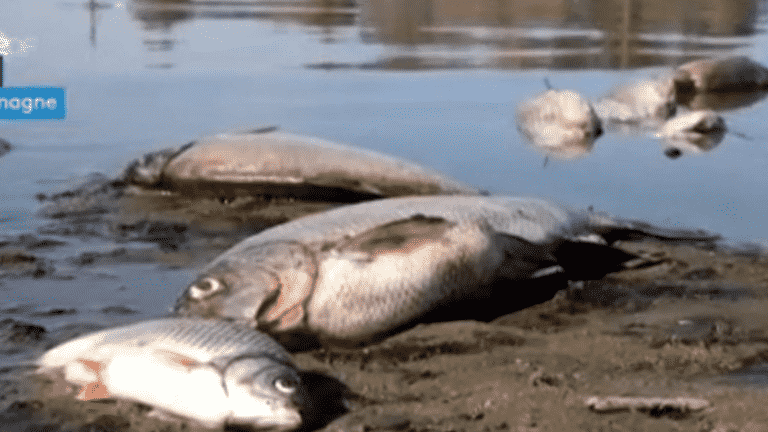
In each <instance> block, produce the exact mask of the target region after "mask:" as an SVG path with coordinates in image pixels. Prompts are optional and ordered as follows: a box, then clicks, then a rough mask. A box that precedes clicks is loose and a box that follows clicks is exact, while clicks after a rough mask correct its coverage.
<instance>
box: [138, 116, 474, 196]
mask: <svg viewBox="0 0 768 432" xmlns="http://www.w3.org/2000/svg"><path fill="white" fill-rule="evenodd" d="M125 177H126V179H127V180H128V181H129V182H131V183H135V184H139V185H143V186H157V185H161V186H162V187H167V188H170V189H174V190H178V191H181V192H185V193H191V194H195V193H209V192H212V193H214V194H218V195H224V196H226V195H270V196H291V197H297V198H303V199H309V200H323V201H338V200H341V201H359V200H362V199H371V198H380V197H390V196H400V195H432V194H477V193H479V192H478V190H477V189H475V188H472V187H470V186H467V185H464V184H462V183H460V182H459V181H457V180H454V179H451V178H449V177H447V176H445V175H443V174H440V173H438V172H437V171H434V170H431V169H428V168H425V167H422V166H420V165H417V164H415V163H412V162H408V161H405V160H402V159H397V158H394V157H392V156H387V155H384V154H382V153H378V152H374V151H370V150H365V149H361V148H354V147H350V146H345V145H341V144H337V143H333V142H330V141H327V140H323V139H320V138H312V137H306V136H301V135H294V134H290V133H285V132H280V131H277V128H276V127H271V128H263V129H257V130H254V131H250V132H241V133H227V134H220V135H216V136H213V137H208V138H204V139H202V140H200V141H197V142H193V143H190V144H187V145H186V146H184V147H182V148H181V149H179V150H172V149H168V150H162V151H159V152H155V153H150V154H148V155H145V156H144V158H143V159H142V160H139V161H136V162H134V163H133V164H132V165H131V166H130V167H129V168H128V169H127V171H126V174H125Z"/></svg>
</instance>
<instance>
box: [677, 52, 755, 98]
mask: <svg viewBox="0 0 768 432" xmlns="http://www.w3.org/2000/svg"><path fill="white" fill-rule="evenodd" d="M675 84H676V85H677V87H678V91H679V92H686V91H696V92H722V91H752V90H759V89H765V88H766V87H768V68H766V67H765V66H763V65H761V64H760V63H757V62H755V61H753V60H752V59H750V58H749V57H745V56H735V57H726V58H720V59H705V60H696V61H692V62H689V63H685V64H683V65H681V66H679V67H678V68H677V70H676V71H675Z"/></svg>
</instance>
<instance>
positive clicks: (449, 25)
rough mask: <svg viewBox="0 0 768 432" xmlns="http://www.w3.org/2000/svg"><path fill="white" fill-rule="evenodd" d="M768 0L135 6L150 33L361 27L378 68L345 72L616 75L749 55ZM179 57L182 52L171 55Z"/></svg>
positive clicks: (227, 1)
mask: <svg viewBox="0 0 768 432" xmlns="http://www.w3.org/2000/svg"><path fill="white" fill-rule="evenodd" d="M758 1H759V0H736V1H733V0H718V1H710V0H693V1H689V0H675V1H671V2H667V1H660V0H619V1H615V0H591V1H577V0H547V1H545V2H541V1H538V0H515V1H512V0H468V1H462V2H454V1H449V0H368V1H360V2H355V1H354V0H279V1H236V0H218V1H189V0H179V1H162V0H141V1H135V2H134V7H133V16H134V18H135V19H137V20H139V21H141V22H143V23H144V28H145V29H146V30H148V31H157V30H160V29H164V30H166V31H167V30H168V29H170V28H171V27H173V26H174V25H176V24H178V23H180V22H183V21H186V20H192V19H210V18H216V19H243V20H272V21H275V22H289V23H295V24H300V25H303V26H306V27H309V28H320V29H322V31H321V32H320V35H321V36H320V37H321V41H323V42H325V43H334V41H335V40H336V36H335V35H336V32H337V31H338V30H339V29H340V28H344V27H352V26H358V27H359V36H360V40H361V41H362V42H363V43H366V44H372V45H377V46H382V47H384V48H385V50H384V53H383V54H379V55H378V58H375V59H356V60H355V61H352V62H348V61H344V60H342V59H330V60H327V61H323V62H319V63H310V64H307V65H306V66H307V67H310V68H322V69H338V68H355V69H380V70H401V69H404V70H412V69H450V68H476V67H482V68H501V69H527V68H540V67H546V68H550V69H582V68H597V69H605V68H608V69H615V68H638V67H644V66H652V65H666V64H679V63H682V62H685V61H689V60H691V59H695V58H700V57H706V56H714V55H717V54H721V55H723V54H725V53H729V52H731V51H733V50H734V49H737V48H742V47H745V46H747V41H746V40H745V39H744V37H745V36H750V35H753V34H755V33H756V25H757V23H758V19H759V15H758ZM170 49H173V47H172V46H171V48H170Z"/></svg>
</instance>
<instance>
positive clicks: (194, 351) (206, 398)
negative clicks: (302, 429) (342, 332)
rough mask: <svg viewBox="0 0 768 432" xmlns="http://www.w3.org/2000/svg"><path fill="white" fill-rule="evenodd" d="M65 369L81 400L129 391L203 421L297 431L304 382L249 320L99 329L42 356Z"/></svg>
mask: <svg viewBox="0 0 768 432" xmlns="http://www.w3.org/2000/svg"><path fill="white" fill-rule="evenodd" d="M37 364H38V365H39V367H40V369H39V371H40V372H42V373H45V372H49V371H54V370H63V374H64V379H65V380H66V381H68V382H69V383H71V384H74V385H76V386H79V388H80V392H79V394H78V395H77V398H78V399H81V400H92V399H103V398H123V399H127V400H132V401H136V402H141V403H144V404H147V405H151V406H153V407H155V408H159V409H161V410H163V411H166V412H169V413H171V414H175V415H178V416H181V417H186V418H189V419H192V420H195V421H197V422H198V423H200V424H202V425H204V426H206V427H210V428H213V427H221V426H223V425H225V424H239V425H248V426H252V427H258V428H271V429H275V430H291V429H295V428H298V427H299V426H300V425H301V423H302V417H301V413H300V411H301V409H302V407H303V404H304V400H303V399H304V396H305V389H304V388H303V386H302V383H301V380H300V378H299V375H298V373H297V371H296V369H295V368H294V366H293V363H292V360H291V356H290V354H289V353H288V352H287V351H285V349H284V348H283V347H282V346H280V344H278V343H277V342H276V341H275V340H273V339H272V338H270V337H269V336H267V335H265V334H263V333H260V332H258V331H255V330H253V329H252V328H250V327H247V326H243V325H238V324H234V323H229V322H224V321H218V320H199V319H184V318H170V319H160V320H153V321H146V322H140V323H137V324H133V325H128V326H125V327H118V328H114V329H109V330H104V331H99V332H96V333H93V334H90V335H86V336H83V337H80V338H77V339H74V340H71V341H68V342H66V343H64V344H62V345H59V346H57V347H54V348H53V349H51V350H49V351H47V352H46V353H45V354H43V355H42V356H41V357H40V358H39V359H38V361H37Z"/></svg>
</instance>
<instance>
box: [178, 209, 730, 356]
mask: <svg viewBox="0 0 768 432" xmlns="http://www.w3.org/2000/svg"><path fill="white" fill-rule="evenodd" d="M633 233H634V234H637V233H639V234H641V235H646V236H657V237H661V238H675V239H691V240H712V239H713V238H716V236H711V235H709V234H707V233H705V232H701V231H688V230H677V229H664V228H657V227H652V226H650V225H647V224H642V223H636V222H632V221H625V220H621V219H618V218H614V217H611V216H608V215H605V214H602V213H596V212H591V211H587V210H581V211H579V210H573V209H570V208H568V207H565V206H561V205H557V204H554V203H551V202H549V201H545V200H542V199H535V198H516V197H479V196H451V197H406V198H391V199H385V200H378V201H373V202H368V203H363V204H357V205H352V206H347V207H343V208H339V209H335V210H332V211H328V212H324V213H320V214H315V215H310V216H307V217H304V218H300V219H297V220H295V221H292V222H289V223H286V224H283V225H278V226H276V227H273V228H271V229H268V230H265V231H263V232H261V233H259V234H257V235H254V236H252V237H250V238H247V239H245V240H243V241H242V242H240V243H238V244H237V245H235V246H234V247H232V248H231V249H230V250H228V251H226V252H225V253H223V254H222V255H220V256H219V257H218V258H216V259H215V260H214V261H213V262H211V263H210V264H209V265H208V266H206V267H205V268H203V270H202V271H201V272H200V274H199V276H198V278H197V279H196V280H195V281H194V282H193V283H192V284H191V285H190V286H189V287H188V288H187V289H186V290H185V291H184V292H183V293H182V295H181V297H180V298H179V300H178V302H177V304H176V312H178V313H180V314H183V315H198V316H204V317H227V318H234V319H239V320H247V321H250V322H252V323H255V324H256V325H257V326H258V327H259V328H261V329H263V330H265V331H269V332H271V333H274V334H281V333H292V332H295V333H298V334H300V333H308V334H311V335H317V336H318V337H319V338H320V339H325V340H329V341H342V342H345V343H346V342H352V343H359V342H366V341H368V340H369V339H371V338H374V337H377V336H378V335H381V334H382V333H385V332H388V331H390V330H392V329H395V328H398V327H399V326H402V325H404V324H407V323H410V322H413V321H414V320H415V319H417V318H419V317H421V316H423V315H424V314H425V313H427V312H430V311H433V310H435V309H437V308H439V307H441V306H443V305H446V304H450V303H455V302H456V301H460V300H465V299H469V298H473V297H477V296H482V295H483V293H484V291H483V290H484V287H487V286H488V285H489V284H491V283H493V282H495V281H497V280H499V279H503V280H521V279H529V278H536V277H539V276H543V275H547V274H551V273H552V272H554V271H559V267H558V266H559V265H560V264H563V261H564V260H567V259H568V256H566V255H575V256H577V257H578V258H579V259H581V260H582V261H580V262H586V261H589V260H593V259H594V260H597V259H599V258H598V257H595V258H592V256H589V255H587V256H586V257H585V256H584V254H585V253H586V254H589V253H591V252H593V251H595V248H596V247H598V246H599V245H596V244H595V243H599V242H601V241H603V239H602V238H601V236H604V237H606V238H611V236H617V235H619V234H622V235H627V236H629V235H634V234H633ZM605 248H608V249H610V251H611V253H613V251H616V250H614V249H613V248H609V247H608V246H605ZM566 252H568V253H566ZM616 252H617V253H618V251H616ZM579 255H581V256H580V257H579ZM619 255H620V254H619ZM625 255H626V254H625ZM579 265H580V264H579ZM577 267H578V265H577ZM508 286H509V287H510V288H509V289H513V287H514V284H510V285H508Z"/></svg>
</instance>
